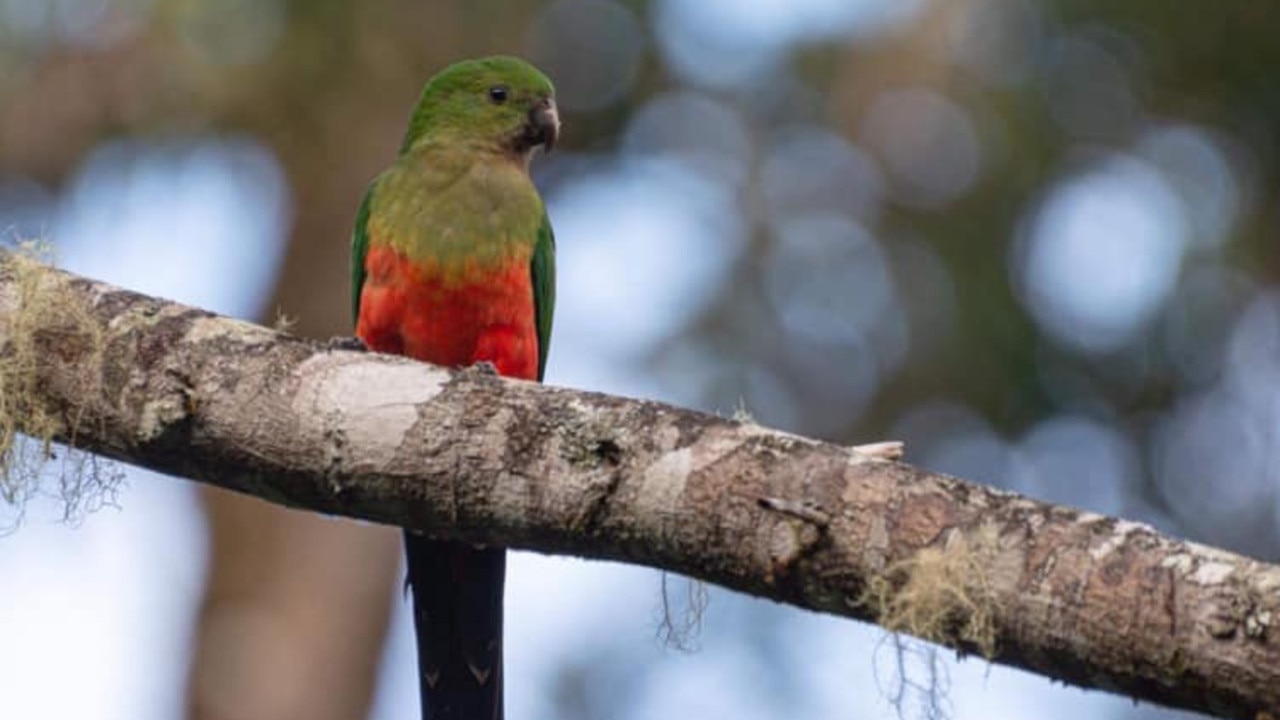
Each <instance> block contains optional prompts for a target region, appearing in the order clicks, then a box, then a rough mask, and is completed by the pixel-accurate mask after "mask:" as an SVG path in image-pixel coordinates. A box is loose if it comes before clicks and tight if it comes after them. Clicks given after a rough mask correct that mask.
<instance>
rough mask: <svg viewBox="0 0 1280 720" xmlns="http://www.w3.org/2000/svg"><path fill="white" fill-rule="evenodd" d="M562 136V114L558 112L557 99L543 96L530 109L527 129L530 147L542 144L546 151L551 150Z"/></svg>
mask: <svg viewBox="0 0 1280 720" xmlns="http://www.w3.org/2000/svg"><path fill="white" fill-rule="evenodd" d="M559 137H560V114H559V113H557V112H556V101H555V100H554V99H552V98H543V99H542V100H541V101H539V102H538V104H537V105H534V106H533V109H531V110H530V111H529V124H528V127H526V129H525V139H526V141H527V142H528V144H529V147H533V146H534V145H541V146H542V149H543V150H545V151H546V152H551V148H553V147H555V145H556V140H557V139H558V138H559Z"/></svg>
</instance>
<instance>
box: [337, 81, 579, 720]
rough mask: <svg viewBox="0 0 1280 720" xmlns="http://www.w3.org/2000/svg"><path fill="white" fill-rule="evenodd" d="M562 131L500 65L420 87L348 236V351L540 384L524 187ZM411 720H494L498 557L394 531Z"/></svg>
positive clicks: (541, 321)
mask: <svg viewBox="0 0 1280 720" xmlns="http://www.w3.org/2000/svg"><path fill="white" fill-rule="evenodd" d="M559 132H560V120H559V117H558V116H557V114H556V104H555V93H554V89H553V88H552V85H551V82H550V81H549V80H548V79H547V78H546V76H544V75H543V74H542V73H541V72H539V71H538V70H537V69H535V68H534V67H533V66H531V65H529V64H528V63H526V62H524V61H522V60H518V59H516V58H509V57H490V58H482V59H478V60H468V61H464V62H459V63H457V64H454V65H451V66H449V67H447V68H445V69H444V70H443V71H441V72H440V73H439V74H437V75H436V76H435V77H433V78H431V79H430V80H429V81H428V82H427V84H426V86H425V87H424V88H423V90H422V96H421V98H420V99H419V100H418V104H417V107H416V108H415V109H414V111H413V115H412V117H411V118H410V120H409V130H408V132H407V133H405V137H404V142H403V144H402V145H401V146H400V152H399V155H398V156H397V157H396V159H395V162H393V163H392V164H391V166H390V167H389V168H387V169H386V170H385V171H384V172H383V173H382V174H380V175H378V177H377V178H375V179H374V181H373V182H372V183H371V184H370V186H369V189H368V192H366V193H365V196H364V201H363V202H362V203H361V205H360V210H359V212H358V213H357V216H356V226H355V232H354V234H353V237H352V294H353V303H354V309H355V315H356V336H357V337H358V338H360V339H361V340H362V341H363V342H364V344H365V345H367V346H368V347H369V348H370V349H371V350H374V351H377V352H384V353H394V354H397V355H406V356H409V357H412V358H416V359H418V360H423V361H426V362H431V363H435V364H438V365H446V366H451V367H462V366H469V365H474V364H477V363H487V364H490V365H492V367H493V368H495V369H496V370H497V372H498V373H499V374H501V375H504V376H508V377H516V378H522V379H526V380H541V379H542V375H543V372H544V370H545V368H546V365H547V345H548V341H549V340H550V338H551V314H552V307H553V304H554V299H555V264H554V263H555V240H554V238H553V237H552V234H551V225H550V223H549V222H548V219H547V213H546V208H545V207H544V205H543V202H542V198H541V197H540V196H539V195H538V191H537V189H536V188H535V187H534V185H533V182H532V181H531V180H530V178H529V163H530V160H531V159H532V157H533V155H534V152H535V150H537V149H538V148H542V149H543V150H550V149H551V147H552V146H553V145H554V144H555V142H556V138H557V136H558V134H559ZM404 537H405V553H406V557H407V560H408V570H409V578H408V585H409V587H410V589H411V590H412V592H413V618H414V628H415V632H416V634H417V644H418V672H419V675H418V680H419V686H420V688H421V696H422V717H423V720H500V719H501V718H502V589H503V579H504V575H505V571H506V551H505V550H503V549H502V548H480V547H475V546H473V545H470V544H467V543H458V542H452V541H445V540H433V539H431V538H428V537H425V536H423V535H420V534H418V533H416V532H413V531H406V532H405V536H404Z"/></svg>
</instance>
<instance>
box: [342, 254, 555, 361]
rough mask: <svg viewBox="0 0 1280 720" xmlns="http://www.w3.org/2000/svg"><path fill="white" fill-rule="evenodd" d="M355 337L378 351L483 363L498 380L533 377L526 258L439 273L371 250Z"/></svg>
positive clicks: (428, 264) (535, 337)
mask: <svg viewBox="0 0 1280 720" xmlns="http://www.w3.org/2000/svg"><path fill="white" fill-rule="evenodd" d="M365 271H366V273H367V276H366V279H365V283H364V287H363V288H362V290H361V295H360V316H359V319H358V321H357V324H356V335H357V336H359V337H360V339H362V340H364V342H365V344H367V345H368V346H369V347H370V348H371V349H373V350H376V351H378V352H385V353H392V354H396V355H407V356H409V357H412V358H415V359H417V360H422V361H425V362H430V363H435V364H437V365H445V366H449V367H461V366H467V365H473V364H475V363H477V362H482V361H487V362H491V363H493V364H494V366H496V367H497V370H498V373H499V374H500V375H503V376H506V377H515V378H522V379H525V380H533V379H536V378H537V376H538V335H537V329H536V322H535V317H534V312H535V310H534V303H533V287H532V282H531V277H530V274H529V258H527V257H524V258H522V257H520V256H519V255H518V254H517V255H516V256H514V257H513V258H512V260H511V261H509V262H508V263H506V264H505V265H499V266H494V267H471V268H467V270H466V271H464V272H461V273H458V272H456V271H455V272H451V273H448V274H446V273H445V272H444V269H443V268H442V267H441V266H440V265H439V264H437V263H432V262H430V261H427V262H425V263H424V262H414V261H412V260H410V259H409V258H408V257H406V256H405V255H403V254H402V253H400V252H398V251H396V250H395V249H394V248H392V247H390V246H388V245H372V246H371V247H370V248H369V250H368V254H367V255H366V257H365Z"/></svg>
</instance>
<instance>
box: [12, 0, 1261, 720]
mask: <svg viewBox="0 0 1280 720" xmlns="http://www.w3.org/2000/svg"><path fill="white" fill-rule="evenodd" d="M1272 10H1273V8H1271V7H1270V6H1269V5H1268V4H1267V3H1259V2H1250V1H1248V0H1229V1H1228V2H1223V3H1219V4H1217V5H1215V6H1214V7H1213V8H1211V9H1209V8H1205V7H1203V6H1201V5H1199V4H1195V3H1170V2H1167V1H1165V0H1128V1H1127V2H1123V3H1117V2H1103V1H1101V0H1098V1H1092V0H1075V1H1068V0H1034V1H1033V0H945V1H944V0H755V1H754V2H736V1H735V0H651V1H645V0H626V1H623V0H554V1H553V2H525V3H508V2H496V1H495V0H477V1H470V2H468V1H463V0H459V1H457V2H432V3H427V2H412V1H410V0H311V1H304V0H219V1H214V0H0V230H2V231H3V233H4V236H5V239H6V240H16V239H20V238H29V237H44V238H48V239H50V240H51V241H52V242H53V243H54V244H55V246H56V252H57V256H58V260H59V262H60V264H62V265H63V266H64V267H67V268H69V269H72V270H74V271H77V272H81V273H85V274H88V275H91V276H93V277H97V278H101V279H106V280H109V281H112V282H115V283H118V284H121V285H125V286H128V287H130V288H134V289H137V290H141V291H144V292H150V293H155V294H159V295H162V296H167V297H171V298H175V299H179V300H182V301H184V302H187V303H193V304H197V305H201V306H204V307H207V308H210V309H213V310H216V311H218V312H222V313H228V314H231V315H235V316H239V317H244V318H252V319H257V320H260V321H263V322H268V323H269V322H272V321H273V320H274V319H275V318H276V317H277V316H278V315H279V314H281V313H284V314H287V315H288V316H289V317H291V318H295V319H296V325H294V331H295V332H297V333H300V334H304V335H308V336H314V337H327V336H331V335H338V334H348V333H349V332H350V318H349V317H348V312H349V305H348V302H349V295H348V292H349V290H348V284H347V283H348V280H347V262H348V254H347V253H348V250H347V238H348V236H349V232H350V227H351V223H352V220H353V217H354V214H355V209H356V205H357V203H358V202H359V199H360V195H361V192H362V191H363V188H364V185H365V183H366V182H368V180H369V179H370V178H371V177H372V176H373V175H374V174H375V173H376V172H377V171H378V170H379V169H380V168H382V167H383V166H385V165H386V164H387V163H388V162H389V161H390V160H391V158H392V155H393V152H394V150H395V148H396V146H397V144H398V143H399V140H400V136H401V133H402V131H403V129H404V125H405V122H406V119H407V116H408V113H409V110H410V108H411V106H412V104H413V102H414V101H415V99H416V97H417V93H418V90H419V88H420V86H421V84H422V82H423V81H424V80H425V79H426V78H427V77H428V76H429V75H431V74H432V73H433V72H435V71H436V70H438V69H440V68H441V67H442V66H443V65H445V64H447V63H448V62H450V61H453V60H456V59H459V58H463V57H470V56H476V55H481V54H489V53H497V52H501V53H508V54H520V55H524V56H526V57H528V58H530V59H532V60H533V61H534V62H536V63H537V64H539V65H540V66H542V67H543V68H544V69H545V70H546V71H547V72H548V73H549V74H550V75H551V76H552V77H553V79H554V80H555V82H556V83H557V86H558V91H559V102H560V106H561V112H562V116H563V118H564V121H565V133H564V141H563V146H562V147H563V149H562V150H559V149H558V150H557V152H556V153H555V154H554V155H552V156H550V157H548V158H546V159H545V160H543V161H541V162H539V163H537V165H536V168H535V170H536V179H537V181H538V183H539V185H540V186H541V188H542V189H543V192H544V195H545V197H546V198H547V200H548V205H549V208H550V213H551V217H552V220H553V222H554V224H555V227H556V231H557V236H558V241H559V262H560V272H559V276H560V288H559V301H558V316H557V320H556V327H555V335H554V341H553V344H552V353H551V361H550V369H549V373H548V378H547V379H548V382H550V383H554V384H557V385H566V386H572V387H579V388H588V389H592V390H601V391H606V392H613V393H620V394H625V395H631V396H638V397H646V398H657V399H662V400H667V401H671V402H674V403H678V404H681V405H687V406H692V407H697V408H701V409H704V410H709V411H716V412H722V413H731V412H733V411H734V410H735V409H737V408H739V407H743V408H746V409H747V410H749V411H750V412H751V413H752V414H753V415H754V416H755V418H756V419H757V420H758V421H759V422H761V423H762V424H766V425H771V426H775V427H779V428H783V429H786V430H789V431H793V432H798V433H803V434H806V435H814V436H818V437H822V438H825V439H829V440H833V441H837V442H841V443H854V442H867V441H874V440H880V439H887V438H896V439H902V440H905V441H907V443H908V445H907V447H908V457H909V459H910V460H912V461H913V462H915V463H917V464H920V465H923V466H926V467H929V468H932V469H936V470H941V471H945V472H949V473H954V474H957V475H960V476H963V477H966V478H969V479H973V480H978V481H984V482H989V483H994V484H997V485H1000V486H1003V487H1006V488H1012V489H1014V490H1018V491H1020V492H1024V493H1027V494H1029V495H1032V496H1034V497H1037V498H1041V499H1045V500H1050V501H1054V502H1062V503H1069V504H1072V505H1076V506H1080V507H1085V508H1089V509H1093V510H1097V511H1100V512H1105V513H1112V514H1119V515H1124V516H1126V517H1129V518H1134V519H1138V520H1142V521H1145V522H1148V523H1152V524H1154V525H1155V526H1157V527H1159V528H1161V529H1162V530H1165V531H1168V532H1172V533H1174V534H1177V535H1179V536H1183V537H1188V538H1193V539H1195V540H1199V541H1203V542H1207V543H1212V544H1215V545H1221V546H1225V547H1228V548H1231V549H1234V550H1237V551H1240V552H1243V553H1247V554H1249V555H1252V556H1254V557H1257V558H1261V559H1266V560H1272V561H1275V560H1277V559H1280V532H1278V528H1280V510H1278V507H1277V505H1278V503H1277V494H1278V493H1277V490H1278V488H1280V395H1278V394H1277V392H1276V390H1275V388H1277V387H1280V284H1278V280H1280V277H1278V276H1280V264H1278V262H1277V259H1278V255H1280V252H1278V251H1280V245H1278V244H1277V240H1278V237H1280V232H1278V231H1280V225H1278V224H1280V204H1278V203H1277V199H1278V195H1280V176H1278V175H1277V173H1276V172H1274V171H1273V168H1275V167H1277V157H1276V155H1277V142H1278V140H1280V135H1278V132H1280V83H1277V82H1276V80H1275V69H1276V68H1277V67H1280V43H1277V42H1276V38H1278V37H1280V14H1278V13H1275V12H1273V11H1272ZM117 504H118V507H114V508H106V509H103V510H100V511H98V512H96V513H93V514H90V515H88V516H87V517H84V518H83V519H82V521H81V522H79V523H74V524H70V525H69V524H67V523H65V522H62V521H61V519H60V518H61V516H62V512H61V510H62V509H61V508H60V507H59V506H58V505H57V503H56V502H54V501H51V500H37V501H34V502H33V503H32V504H30V505H29V506H28V507H27V508H26V515H25V518H24V519H23V522H22V524H21V526H20V527H17V529H16V532H10V533H8V534H7V535H5V536H3V537H0V717H4V718H15V719H26V718H80V719H83V720H91V719H103V720H107V719H116V718H119V719H126V718H127V719H129V720H147V719H155V720H162V719H165V720H167V719H170V718H183V717H191V718H208V719H210V720H214V719H216V720H224V719H225V720H240V719H248V718H273V719H274V718H284V719H288V718H307V719H308V720H326V719H328V718H333V719H334V720H338V719H344V720H345V719H357V718H364V717H369V718H373V719H375V720H393V719H404V720H407V719H409V718H415V717H417V715H416V713H417V698H416V691H415V689H414V687H415V686H414V669H413V661H412V657H411V654H410V653H411V646H410V642H411V641H410V635H409V629H408V625H407V618H406V615H405V613H404V609H405V606H404V603H403V601H402V598H401V595H400V593H399V592H398V591H397V590H396V587H397V586H398V583H399V577H400V570H399V569H398V562H399V560H398V554H397V553H398V540H397V537H396V536H395V534H394V533H392V532H391V531H389V530H388V529H386V528H376V527H372V526H368V525H360V524H357V523H351V522H346V521H339V520H331V519H325V518H317V517H311V516H307V515H303V514H298V513H290V512H287V511H284V510H280V509H277V508H272V507H268V506H266V505H264V504H262V503H259V502H257V501H253V500H250V499H246V498H241V497H232V496H230V495H227V494H223V493H219V492H214V491H208V490H198V489H197V488H195V487H194V486H193V485H191V484H189V483H186V482H181V481H174V480H172V479H169V478H163V477H158V476H155V475H152V474H149V473H146V472H141V471H133V470H130V471H129V472H128V486H127V488H126V489H125V490H124V491H123V492H122V493H121V494H120V495H119V497H118V499H117ZM6 512H9V513H10V514H11V515H13V516H12V517H0V524H3V523H6V522H7V523H8V527H9V529H10V530H13V526H14V524H15V523H16V521H17V519H18V518H17V516H16V514H13V511H12V509H8V510H6ZM508 590H509V593H508V600H507V607H508V613H509V619H508V645H507V646H508V651H507V659H508V663H509V665H508V673H507V688H508V715H509V717H511V718H514V719H517V720H524V719H544V718H545V719H552V718H561V719H565V720H572V719H577V718H582V719H584V720H585V719H596V718H618V719H620V720H631V719H635V720H640V719H648V718H664V719H665V718H673V717H674V718H708V719H710V718H735V719H745V720H756V719H759V720H765V719H783V718H787V719H790V718H815V719H823V718H831V719H844V718H848V719H852V718H889V717H895V713H897V712H899V711H901V712H903V713H904V715H905V716H906V717H930V716H932V715H933V714H936V713H937V712H939V711H945V712H947V713H949V714H950V716H951V717H955V718H984V719H988V718H1010V719H1013V718H1027V717H1036V718H1079V717H1093V718H1117V719H1132V718H1165V717H1174V716H1176V715H1177V714H1176V713H1170V712H1166V711H1162V710H1158V709H1154V708H1150V707H1145V706H1138V707H1135V706H1134V705H1133V704H1132V703H1130V702H1129V701H1127V700H1125V699H1122V698H1117V697H1112V696H1108V695H1105V694H1101V693H1086V692H1083V691H1079V690H1075V689H1069V688H1063V687H1061V686H1055V685H1051V684H1050V683H1049V682H1047V681H1045V680H1042V679H1039V678H1036V677H1033V676H1029V675H1025V674H1022V673H1018V672H1013V671H1007V670H1004V669H1001V668H991V667H989V666H988V665H987V664H986V663H984V662H982V661H980V660H968V661H965V662H956V661H954V659H953V658H952V657H951V656H950V655H948V654H946V653H937V654H931V653H930V652H929V651H928V650H927V648H924V647H923V646H920V645H917V644H912V643H908V645H907V646H906V649H907V653H906V655H905V658H906V661H905V662H904V663H901V664H900V663H898V662H897V660H896V659H895V657H894V655H893V652H894V642H893V641H892V640H887V639H886V638H885V636H884V634H883V633H882V632H881V631H879V630H878V629H876V628H872V627H867V626H862V625H859V624H855V623H852V622H846V621H839V620H835V619H832V618H827V617H822V616H818V615H814V614H811V613H806V612H801V611H797V610H791V609H787V608H783V607H779V606H775V605H773V604H770V603H765V602H760V601H755V600H752V599H749V598H745V597H741V596H737V595H733V594H730V593H726V592H721V591H717V590H714V589H713V590H712V591H711V592H710V605H709V607H708V608H707V609H706V611H705V614H704V623H703V626H702V628H701V630H700V631H699V632H697V633H696V634H693V635H692V636H688V637H686V638H685V639H686V640H688V641H689V644H691V645H692V647H691V648H689V649H686V650H681V649H678V648H676V647H674V646H673V643H669V642H664V640H663V639H662V638H661V637H660V632H659V619H660V618H661V614H662V613H661V607H662V604H663V603H662V594H661V592H662V591H661V582H660V576H659V575H658V574H657V573H655V572H652V571H649V570H644V569H639V568H628V567H624V566H618V565H610V564H603V563H594V562H583V561H577V560H573V559H563V558H547V557H542V556H537V555H532V554H519V555H518V556H517V557H516V558H515V559H514V560H513V563H512V566H511V577H510V580H509V582H508ZM688 592H689V588H688V587H687V586H686V585H685V584H684V581H682V580H678V579H672V580H671V581H670V582H669V583H668V593H669V596H670V600H671V602H672V603H674V604H675V605H676V606H677V609H679V608H680V607H681V606H682V605H683V604H686V603H687V601H688ZM695 604H696V603H695ZM683 617H684V616H682V615H681V614H680V612H679V611H678V612H677V620H680V619H682V618H683ZM384 637H385V638H386V642H385V643H384ZM903 668H906V673H907V677H906V678H905V682H904V679H903V677H902V675H901V673H902V671H903ZM931 683H936V688H937V689H939V690H941V691H942V692H941V695H940V697H939V696H931V695H930V693H929V692H927V691H926V690H927V688H928V687H929V686H930V684H931Z"/></svg>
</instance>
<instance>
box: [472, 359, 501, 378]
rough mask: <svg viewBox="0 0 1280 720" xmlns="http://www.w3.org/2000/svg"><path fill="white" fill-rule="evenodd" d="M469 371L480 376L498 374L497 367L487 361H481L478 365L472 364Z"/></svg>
mask: <svg viewBox="0 0 1280 720" xmlns="http://www.w3.org/2000/svg"><path fill="white" fill-rule="evenodd" d="M470 370H471V371H472V372H476V373H479V374H481V375H497V374H498V366H497V365H494V364H493V363H491V362H489V361H488V360H481V361H480V362H478V363H473V364H472V365H471V367H470Z"/></svg>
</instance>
